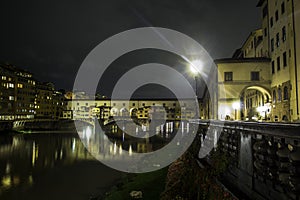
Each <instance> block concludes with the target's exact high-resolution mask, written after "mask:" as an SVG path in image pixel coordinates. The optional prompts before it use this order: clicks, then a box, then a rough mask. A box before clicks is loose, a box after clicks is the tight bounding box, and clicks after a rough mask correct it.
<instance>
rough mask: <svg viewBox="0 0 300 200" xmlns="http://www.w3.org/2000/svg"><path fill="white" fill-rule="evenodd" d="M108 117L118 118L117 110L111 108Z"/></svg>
mask: <svg viewBox="0 0 300 200" xmlns="http://www.w3.org/2000/svg"><path fill="white" fill-rule="evenodd" d="M110 116H112V117H115V116H119V109H118V108H116V107H112V108H111V110H110Z"/></svg>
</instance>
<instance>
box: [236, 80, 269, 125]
mask: <svg viewBox="0 0 300 200" xmlns="http://www.w3.org/2000/svg"><path fill="white" fill-rule="evenodd" d="M271 97H272V96H271V92H270V90H269V89H267V88H265V87H264V86H261V85H251V86H246V87H245V88H244V89H243V90H242V91H241V93H240V102H241V109H240V112H241V114H240V115H241V119H242V120H246V121H248V120H249V121H252V120H253V121H270V120H271Z"/></svg>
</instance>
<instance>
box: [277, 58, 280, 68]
mask: <svg viewBox="0 0 300 200" xmlns="http://www.w3.org/2000/svg"><path fill="white" fill-rule="evenodd" d="M279 70H280V57H279V56H278V57H277V71H279Z"/></svg>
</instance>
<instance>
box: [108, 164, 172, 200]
mask: <svg viewBox="0 0 300 200" xmlns="http://www.w3.org/2000/svg"><path fill="white" fill-rule="evenodd" d="M167 171H168V168H163V169H160V170H158V171H154V172H149V173H143V174H136V175H134V174H128V175H127V176H125V177H124V178H123V180H121V182H119V183H118V184H116V185H115V186H114V187H113V188H112V189H111V191H110V192H108V193H107V195H106V197H104V198H103V199H105V200H116V199H118V200H127V199H132V198H131V197H130V192H131V191H133V190H135V191H142V194H143V200H154V199H159V198H160V194H161V193H162V192H163V190H164V189H165V180H166V175H167Z"/></svg>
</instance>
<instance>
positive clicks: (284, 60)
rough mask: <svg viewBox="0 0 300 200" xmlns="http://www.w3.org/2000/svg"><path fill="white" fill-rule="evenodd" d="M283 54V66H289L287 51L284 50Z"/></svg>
mask: <svg viewBox="0 0 300 200" xmlns="http://www.w3.org/2000/svg"><path fill="white" fill-rule="evenodd" d="M282 56H283V66H284V67H286V66H287V59H286V52H283V54H282Z"/></svg>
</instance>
